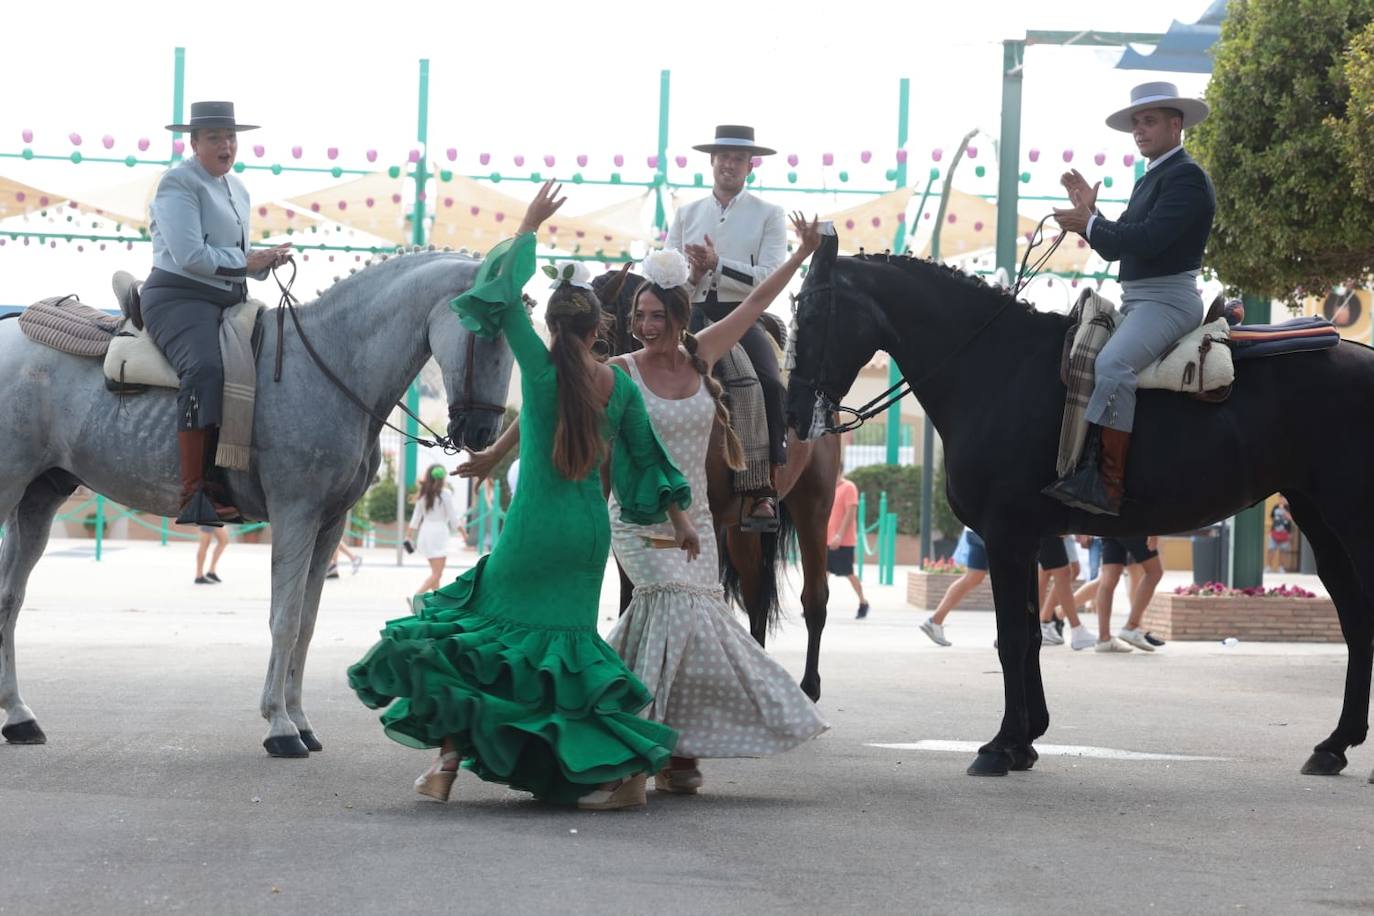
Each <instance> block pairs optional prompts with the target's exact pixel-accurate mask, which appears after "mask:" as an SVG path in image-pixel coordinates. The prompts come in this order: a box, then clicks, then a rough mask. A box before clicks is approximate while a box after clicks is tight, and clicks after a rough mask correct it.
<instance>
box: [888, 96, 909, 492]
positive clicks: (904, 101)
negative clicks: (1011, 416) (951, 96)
mask: <svg viewBox="0 0 1374 916" xmlns="http://www.w3.org/2000/svg"><path fill="white" fill-rule="evenodd" d="M910 109H911V80H910V79H908V78H907V77H902V79H901V81H900V82H899V83H898V84H897V149H906V141H907V125H908V121H909V119H910ZM896 186H897V187H898V188H904V187H906V159H905V157H901V158H899V159H898V162H897V179H896ZM905 247H906V220H905V219H903V220H902V221H901V222H900V223H899V224H898V226H897V235H896V237H895V238H893V240H892V250H893V251H895V252H897V253H898V254H901V252H902V249H903V248H905ZM901 380H902V371H901V369H899V368H898V367H897V360H896V359H895V358H894V356H893V354H891V353H889V354H888V355H887V384H888V386H889V387H891V386H893V385H896V384H897V383H898V382H900V381H901ZM901 435H902V404H901V402H900V401H898V402H897V403H896V404H893V405H892V408H891V409H890V410H889V411H888V412H887V463H888V464H890V465H897V464H900V463H901V461H900V457H901V452H900V451H899V447H900V445H901V441H900V439H901Z"/></svg>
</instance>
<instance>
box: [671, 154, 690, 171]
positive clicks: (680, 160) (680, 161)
mask: <svg viewBox="0 0 1374 916" xmlns="http://www.w3.org/2000/svg"><path fill="white" fill-rule="evenodd" d="M673 161H674V162H676V163H677V167H678V168H680V169H685V168H687V157H686V156H678V157H676V158H675V159H673Z"/></svg>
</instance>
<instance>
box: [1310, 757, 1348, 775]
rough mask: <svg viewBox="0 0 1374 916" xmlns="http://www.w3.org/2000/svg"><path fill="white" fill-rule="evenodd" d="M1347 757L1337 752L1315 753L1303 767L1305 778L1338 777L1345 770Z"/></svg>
mask: <svg viewBox="0 0 1374 916" xmlns="http://www.w3.org/2000/svg"><path fill="white" fill-rule="evenodd" d="M1345 764H1346V759H1345V755H1344V754H1341V753H1337V752H1336V751H1313V752H1312V756H1311V757H1308V758H1307V762H1306V763H1304V764H1303V765H1302V775H1304V776H1336V775H1338V774H1339V773H1340V772H1341V770H1344V769H1345Z"/></svg>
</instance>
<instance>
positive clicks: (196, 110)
mask: <svg viewBox="0 0 1374 916" xmlns="http://www.w3.org/2000/svg"><path fill="white" fill-rule="evenodd" d="M225 127H228V128H232V129H233V130H257V129H258V125H256V124H239V123H238V122H237V121H235V120H234V103H233V102H192V103H191V120H190V121H189V122H188V123H186V124H168V125H167V129H168V130H175V131H179V132H181V133H186V132H187V131H191V130H207V129H210V128H225Z"/></svg>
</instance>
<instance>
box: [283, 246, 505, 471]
mask: <svg viewBox="0 0 1374 916" xmlns="http://www.w3.org/2000/svg"><path fill="white" fill-rule="evenodd" d="M286 260H287V263H288V264H290V265H291V277H290V278H289V279H288V280H287V281H286V283H285V284H283V283H282V281H281V278H280V277H278V276H277V268H275V267H274V268H272V279H273V280H276V281H277V288H278V289H280V290H281V300H280V301H279V302H278V303H277V354H276V365H275V366H274V368H273V371H272V381H274V382H280V381H281V368H282V356H283V351H284V341H285V331H286V316H287V315H288V314H289V315H290V316H291V323H292V324H293V325H294V326H295V328H296V334H297V336H299V337H300V339H301V346H303V347H304V348H305V352H306V353H307V354H309V356H310V359H311V360H312V361H313V362H314V363H315V366H316V367H317V368H318V369H319V370H320V372H321V373H323V374H324V377H325V378H326V379H328V380H329V381H330V383H331V384H333V386H334V387H335V388H337V389H339V391H340V392H342V394H343V395H344V397H346V398H348V399H349V400H350V401H352V402H353V403H354V404H355V405H356V406H357V407H358V409H359V410H361V411H362V412H363V413H365V414H367V415H368V416H369V417H371V418H372V419H373V420H376V421H377V422H378V423H380V424H381V425H383V426H385V427H386V428H387V429H390V430H394V431H395V432H397V433H400V434H401V435H402V436H404V437H405V438H406V439H407V440H408V441H411V442H415V443H417V444H419V445H423V446H424V447H425V448H441V449H443V451H444V454H446V455H456V454H458V452H459V451H461V449H459V448H458V447H457V446H455V445H454V444H453V440H452V439H450V438H449V437H448V436H444V435H441V434H439V433H437V432H435V431H434V430H433V429H432V428H430V426H429V424H427V423H425V421H424V420H421V419H420V418H419V417H418V416H416V415H415V414H414V413H413V412H412V411H411V410H410V408H409V407H407V406H406V405H405V404H403V403H401V402H400V401H397V402H396V406H397V407H399V408H401V410H402V411H404V412H405V414H406V416H408V417H410V418H411V419H412V420H414V421H415V422H416V423H418V424H420V426H421V427H423V428H424V430H425V431H426V432H428V433H429V434H430V435H431V436H433V437H434V438H433V439H422V438H420V437H419V436H412V435H411V434H410V433H408V432H406V431H405V430H403V429H401V428H400V427H398V426H396V425H394V424H393V423H391V421H390V420H387V419H386V418H385V417H380V416H378V415H377V413H376V412H375V411H373V409H372V408H371V407H369V406H368V405H367V404H366V403H365V402H364V401H363V399H362V398H360V397H358V396H357V395H356V394H354V393H353V391H352V389H350V388H349V387H348V386H347V385H346V384H344V383H343V381H342V380H340V378H339V377H338V376H337V375H335V374H334V371H333V370H332V369H330V368H329V367H328V366H327V365H325V362H324V360H323V359H322V358H321V357H320V354H319V353H318V352H316V350H315V347H314V345H313V344H312V343H311V342H310V338H308V337H306V336H305V329H304V328H302V327H301V319H300V316H299V315H298V314H297V313H296V306H297V305H299V304H300V301H299V300H297V299H296V297H295V296H294V295H292V293H291V286H292V284H294V283H295V282H296V259H295V258H287V259H286ZM475 346H476V342H475V340H474V339H473V337H472V336H471V335H469V337H468V360H467V373H466V378H465V379H464V390H463V394H464V397H467V396H468V395H469V394H470V393H471V391H472V385H473V367H472V363H473V354H474V352H475V351H474V348H475ZM469 403H470V402H469ZM460 406H462V405H460ZM482 406H486V405H482ZM494 409H501V408H494Z"/></svg>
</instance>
